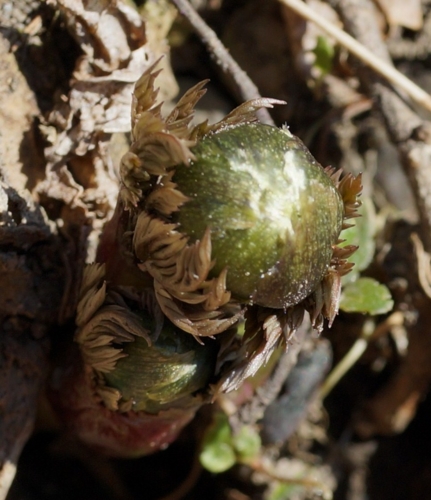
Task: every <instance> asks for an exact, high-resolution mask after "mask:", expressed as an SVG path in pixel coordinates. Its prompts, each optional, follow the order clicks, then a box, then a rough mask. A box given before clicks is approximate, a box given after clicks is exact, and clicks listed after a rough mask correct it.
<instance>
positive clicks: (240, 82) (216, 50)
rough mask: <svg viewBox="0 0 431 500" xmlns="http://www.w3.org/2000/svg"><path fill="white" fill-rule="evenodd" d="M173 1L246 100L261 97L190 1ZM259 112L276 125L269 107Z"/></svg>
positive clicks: (267, 122) (263, 119)
mask: <svg viewBox="0 0 431 500" xmlns="http://www.w3.org/2000/svg"><path fill="white" fill-rule="evenodd" d="M171 1H172V3H173V4H175V6H176V7H177V9H178V10H179V11H180V12H181V14H182V15H183V16H185V17H186V18H187V19H188V21H189V22H190V24H191V25H192V26H193V28H194V30H195V31H196V32H197V33H198V34H199V36H200V37H201V40H202V41H203V42H204V43H205V45H206V46H207V48H208V50H209V51H210V53H211V54H212V55H213V56H214V57H215V61H216V63H217V64H218V65H219V66H220V67H221V68H222V69H223V71H224V72H226V73H230V74H231V76H232V78H233V79H234V81H235V83H236V84H237V86H238V89H239V91H240V93H241V97H242V98H243V99H244V101H248V100H250V99H259V98H261V95H260V94H259V90H258V88H257V87H256V85H255V84H254V83H253V82H252V81H251V80H250V78H249V77H248V75H247V73H245V71H243V70H242V69H241V68H240V66H239V65H238V63H237V62H236V61H235V59H234V58H233V57H232V56H231V55H230V54H229V52H228V51H227V49H226V47H225V46H224V45H223V44H222V43H221V41H220V40H219V38H218V37H217V35H216V34H215V32H214V31H213V30H212V29H211V28H210V27H209V26H208V25H207V24H206V23H205V21H204V20H203V19H202V18H201V17H200V15H199V14H198V13H197V12H196V11H195V10H194V8H193V7H192V6H191V5H190V3H189V2H188V1H187V0H171ZM257 114H258V116H259V119H260V121H261V122H262V123H266V124H267V125H274V121H273V119H272V118H271V115H270V114H269V112H268V110H267V109H260V110H259V111H258V112H257Z"/></svg>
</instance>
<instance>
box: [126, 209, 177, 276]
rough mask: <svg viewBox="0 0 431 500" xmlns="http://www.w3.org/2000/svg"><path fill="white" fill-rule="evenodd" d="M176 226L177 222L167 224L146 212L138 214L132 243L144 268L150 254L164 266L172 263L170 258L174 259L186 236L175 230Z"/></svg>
mask: <svg viewBox="0 0 431 500" xmlns="http://www.w3.org/2000/svg"><path fill="white" fill-rule="evenodd" d="M177 227H178V225H177V224H168V223H166V222H164V221H162V220H161V219H159V218H157V217H151V216H150V215H149V214H148V213H147V212H141V213H140V214H139V216H138V218H137V221H136V226H135V231H134V233H133V241H132V245H133V249H134V251H135V254H136V256H137V257H138V259H140V260H141V261H142V262H143V263H144V269H145V270H146V262H147V260H148V257H149V256H150V255H152V256H154V258H155V259H157V262H164V263H165V265H166V267H169V266H172V265H174V263H170V259H174V260H175V258H176V256H177V254H178V253H179V252H181V251H182V250H183V248H184V247H185V246H186V244H187V240H186V238H185V237H184V236H183V235H182V234H181V233H179V232H177V231H176V229H177ZM167 261H169V262H168V263H167Z"/></svg>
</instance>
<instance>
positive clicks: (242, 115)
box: [198, 97, 286, 135]
mask: <svg viewBox="0 0 431 500" xmlns="http://www.w3.org/2000/svg"><path fill="white" fill-rule="evenodd" d="M274 104H286V102H285V101H280V100H278V99H270V98H267V97H260V98H259V99H252V100H250V101H247V102H244V103H243V104H241V105H240V106H238V107H236V108H235V109H234V110H233V111H231V112H230V113H229V114H228V115H227V116H225V117H224V118H223V120H220V121H219V122H217V123H214V124H213V125H209V126H208V127H207V128H206V130H202V132H204V134H205V135H206V134H208V133H214V132H218V131H220V130H223V129H225V128H227V127H232V126H237V125H241V124H243V123H253V122H256V121H257V116H256V111H259V109H261V108H269V109H270V108H273V107H274ZM198 127H199V126H198ZM199 132H200V134H202V132H201V131H199Z"/></svg>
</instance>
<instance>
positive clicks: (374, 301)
mask: <svg viewBox="0 0 431 500" xmlns="http://www.w3.org/2000/svg"><path fill="white" fill-rule="evenodd" d="M393 306H394V301H393V300H392V297H391V294H390V292H389V289H388V288H387V286H385V285H383V284H381V283H379V282H378V281H377V280H375V279H373V278H359V279H358V280H357V281H355V282H353V283H348V284H347V285H346V286H345V287H344V289H343V291H342V293H341V301H340V309H342V310H343V311H345V312H352V313H367V314H371V315H377V314H385V313H387V312H389V311H390V310H391V309H392V308H393Z"/></svg>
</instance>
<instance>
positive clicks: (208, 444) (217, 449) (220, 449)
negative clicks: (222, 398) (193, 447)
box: [199, 412, 237, 474]
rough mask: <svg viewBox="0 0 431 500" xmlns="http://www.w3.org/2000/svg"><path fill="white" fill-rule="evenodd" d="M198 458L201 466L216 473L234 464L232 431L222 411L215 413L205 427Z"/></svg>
mask: <svg viewBox="0 0 431 500" xmlns="http://www.w3.org/2000/svg"><path fill="white" fill-rule="evenodd" d="M199 460H200V463H201V465H202V467H204V468H205V469H207V470H208V471H210V472H213V473H216V474H217V473H220V472H224V471H226V470H228V469H230V468H231V467H232V466H233V465H235V463H236V461H237V459H236V453H235V450H234V447H233V442H232V431H231V428H230V426H229V422H228V419H227V417H226V415H225V414H224V413H222V412H220V413H217V414H216V415H215V416H214V421H213V423H212V425H211V426H210V427H209V428H208V429H207V431H206V434H205V436H204V440H203V443H202V450H201V453H200V455H199Z"/></svg>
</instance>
